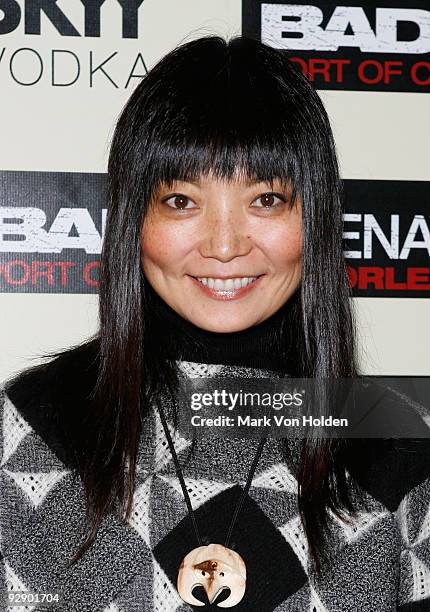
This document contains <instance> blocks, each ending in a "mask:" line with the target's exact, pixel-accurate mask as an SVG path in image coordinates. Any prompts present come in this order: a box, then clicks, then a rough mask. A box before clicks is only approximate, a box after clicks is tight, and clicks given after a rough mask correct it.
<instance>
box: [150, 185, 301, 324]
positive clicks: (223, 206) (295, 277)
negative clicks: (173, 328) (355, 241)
mask: <svg viewBox="0 0 430 612" xmlns="http://www.w3.org/2000/svg"><path fill="white" fill-rule="evenodd" d="M301 230H302V215H301V202H300V200H298V201H297V203H296V205H295V206H293V207H291V206H290V193H289V190H288V191H286V190H285V189H283V188H282V186H281V182H280V181H275V182H274V184H273V185H272V186H271V185H270V184H269V183H255V182H249V183H248V182H246V181H245V180H243V179H240V180H239V179H238V180H231V181H224V180H220V179H216V178H214V177H212V176H210V175H208V176H202V177H201V178H200V180H199V181H198V182H179V181H178V182H176V183H175V184H174V185H173V186H172V187H171V188H166V187H160V189H159V190H158V191H157V192H156V193H155V194H154V196H153V202H152V206H151V207H150V209H149V211H148V213H147V215H146V218H145V222H144V225H143V228H142V235H141V255H142V256H141V260H142V266H143V271H144V274H145V276H146V278H147V280H148V281H149V282H150V284H151V285H152V287H153V288H154V289H155V291H156V292H157V293H158V294H159V295H160V296H161V297H162V298H163V299H164V301H165V302H167V303H168V304H169V306H171V308H173V309H174V310H175V311H176V312H177V313H179V314H180V315H181V316H182V317H184V318H185V319H187V320H188V321H190V322H192V323H194V324H195V325H197V326H198V327H201V328H203V329H206V330H208V331H215V332H234V331H240V330H243V329H246V328H248V327H251V326H253V325H256V324H258V323H260V322H261V321H264V320H265V319H267V318H268V317H270V315H272V314H273V313H275V312H276V311H277V310H278V309H279V308H280V307H281V306H282V305H283V304H284V303H285V302H286V301H287V300H288V299H289V298H290V296H291V295H292V294H293V293H294V291H295V290H296V289H297V287H298V285H299V283H300V279H301V255H302V231H301ZM199 279H200V280H199ZM228 279H230V280H228Z"/></svg>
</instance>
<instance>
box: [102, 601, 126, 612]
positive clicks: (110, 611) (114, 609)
mask: <svg viewBox="0 0 430 612" xmlns="http://www.w3.org/2000/svg"><path fill="white" fill-rule="evenodd" d="M103 612H122V610H121V608H118V606H117V605H116V604H115V603H113V602H112V603H110V604H109V605H108V606H106V608H105V609H104V610H103Z"/></svg>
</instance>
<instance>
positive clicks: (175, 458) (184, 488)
mask: <svg viewBox="0 0 430 612" xmlns="http://www.w3.org/2000/svg"><path fill="white" fill-rule="evenodd" d="M172 400H173V403H174V405H175V408H176V409H177V404H176V402H175V399H174V398H173V395H172ZM156 403H157V407H158V410H159V413H160V418H161V422H162V425H163V429H164V433H165V434H166V438H167V442H168V445H169V448H170V452H171V454H172V457H173V462H174V464H175V470H176V473H177V476H178V478H179V482H180V484H181V488H182V493H183V495H184V499H185V503H186V504H187V509H188V514H189V517H190V519H191V523H192V526H193V531H194V534H195V536H196V540H197V543H198V544H199V546H201V545H202V539H201V537H200V533H199V530H198V526H197V520H196V517H195V514H194V510H193V506H192V504H191V499H190V496H189V494H188V491H187V486H186V484H185V480H184V476H183V474H182V470H181V466H180V464H179V459H178V455H177V454H176V449H175V445H174V444H173V440H172V436H171V435H170V431H169V427H168V425H167V420H166V417H165V414H164V410H163V408H162V406H161V403H160V402H159V401H158V399H157V400H156ZM266 439H267V437H264V438H262V439H261V440H260V443H259V445H258V448H257V452H256V454H255V457H254V460H253V462H252V465H251V467H250V470H249V473H248V478H247V480H246V484H245V488H244V489H243V490H242V492H241V495H240V498H239V501H238V503H237V505H236V508H235V511H234V514H233V518H232V520H231V523H230V527H229V529H228V532H227V537H226V540H225V544H224V546H225V547H226V548H227V547H228V544H229V542H230V538H231V535H232V533H233V529H234V526H235V524H236V520H237V517H238V516H239V513H240V511H241V509H242V506H243V503H244V501H245V498H246V496H247V494H248V491H249V489H250V487H251V483H252V479H253V476H254V473H255V470H256V468H257V464H258V461H259V459H260V457H261V453H262V452H263V448H264V444H265V442H266Z"/></svg>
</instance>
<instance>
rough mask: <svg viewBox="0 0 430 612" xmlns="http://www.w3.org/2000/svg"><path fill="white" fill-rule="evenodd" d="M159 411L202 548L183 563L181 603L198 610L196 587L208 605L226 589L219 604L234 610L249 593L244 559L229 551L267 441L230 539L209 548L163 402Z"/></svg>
mask: <svg viewBox="0 0 430 612" xmlns="http://www.w3.org/2000/svg"><path fill="white" fill-rule="evenodd" d="M157 405H158V410H159V413H160V418H161V422H162V425H163V429H164V433H165V435H166V438H167V442H168V444H169V448H170V452H171V454H172V458H173V461H174V464H175V469H176V473H177V476H178V479H179V482H180V483H181V488H182V492H183V495H184V499H185V503H186V504H187V508H188V514H189V517H190V519H191V523H192V526H193V531H194V534H195V536H196V539H197V543H198V544H199V546H198V547H197V548H193V549H192V550H191V551H190V552H189V553H188V554H187V555H186V556H185V557H184V558H183V559H182V561H181V563H180V565H179V570H178V577H177V589H178V593H179V595H180V597H181V599H182V600H183V601H185V602H187V603H189V604H193V605H195V606H204V605H205V604H204V603H203V602H202V601H200V600H199V599H197V598H196V597H194V595H193V593H192V590H193V589H194V587H196V586H202V587H203V588H204V590H205V591H206V594H207V596H208V600H209V603H210V604H212V602H213V601H215V599H216V598H217V597H218V595H219V594H220V593H221V591H222V590H223V589H226V588H228V589H230V595H229V596H228V597H227V599H224V600H223V601H222V602H220V603H219V604H217V606H219V607H222V608H231V607H232V606H235V605H236V604H237V603H239V602H240V601H241V600H242V599H243V596H244V594H245V589H246V565H245V561H244V560H243V558H242V557H241V556H240V555H239V553H237V552H236V551H235V550H232V549H231V548H228V545H229V543H230V538H231V535H232V533H233V528H234V526H235V523H236V520H237V518H238V516H239V513H240V511H241V509H242V506H243V503H244V501H245V498H246V496H247V494H248V491H249V488H250V486H251V482H252V478H253V476H254V472H255V470H256V467H257V464H258V461H259V459H260V456H261V453H262V451H263V447H264V444H265V442H266V438H262V439H261V441H260V443H259V445H258V448H257V452H256V454H255V457H254V459H253V461H252V464H251V467H250V470H249V473H248V478H247V480H246V484H245V488H244V489H243V490H242V493H241V495H240V498H239V501H238V503H237V505H236V508H235V511H234V513H233V517H232V519H231V523H230V527H229V529H228V532H227V536H226V539H225V542H224V545H222V544H208V545H207V546H203V545H202V539H201V537H200V533H199V530H198V527H197V521H196V517H195V514H194V510H193V507H192V504H191V499H190V496H189V494H188V491H187V487H186V484H185V480H184V476H183V474H182V470H181V466H180V465H179V460H178V456H177V454H176V450H175V445H174V444H173V440H172V436H171V435H170V431H169V428H168V426H167V421H166V417H165V415H164V410H163V408H162V407H161V404H160V402H157Z"/></svg>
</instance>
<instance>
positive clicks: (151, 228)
mask: <svg viewBox="0 0 430 612" xmlns="http://www.w3.org/2000/svg"><path fill="white" fill-rule="evenodd" d="M186 244H187V240H186V238H185V236H183V235H182V233H181V232H178V231H177V228H175V230H174V229H173V227H172V226H171V225H166V224H162V223H157V224H150V225H147V226H145V228H144V229H143V231H142V234H141V240H140V245H141V260H142V264H143V265H144V266H149V265H156V266H158V267H161V268H167V267H172V266H175V264H176V265H177V264H180V263H181V261H182V258H183V256H184V254H185V245H186Z"/></svg>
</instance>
